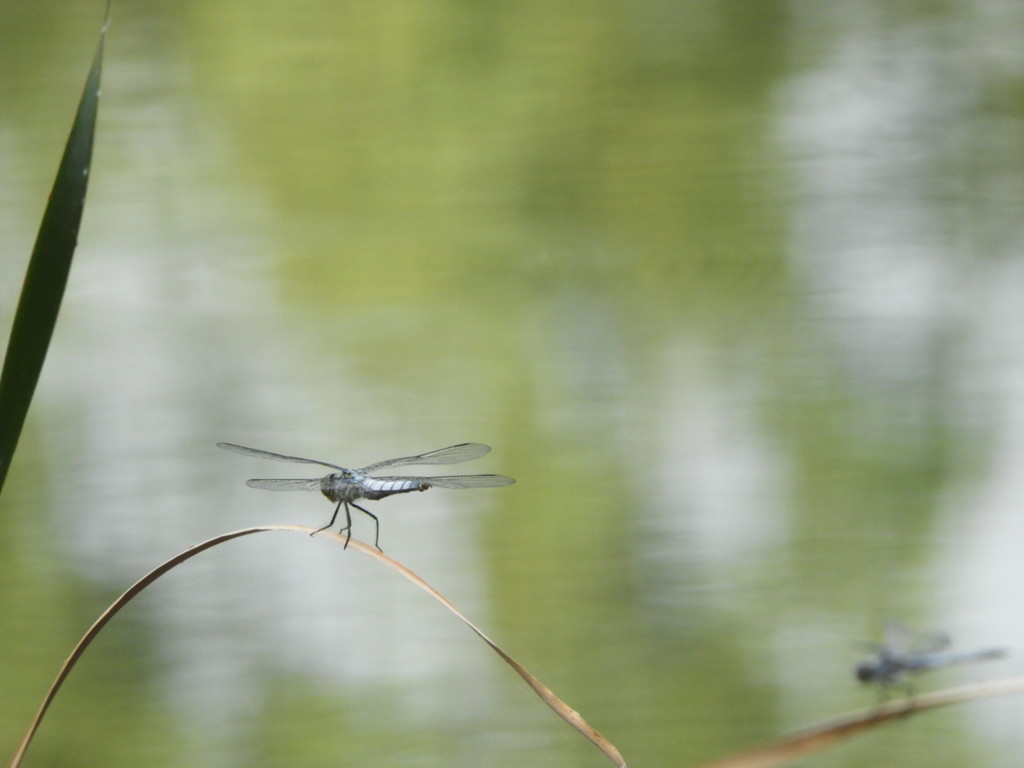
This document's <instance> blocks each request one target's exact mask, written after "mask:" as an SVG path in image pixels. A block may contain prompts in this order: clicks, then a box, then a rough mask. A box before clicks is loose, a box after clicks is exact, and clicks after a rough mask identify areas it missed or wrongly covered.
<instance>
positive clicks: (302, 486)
mask: <svg viewBox="0 0 1024 768" xmlns="http://www.w3.org/2000/svg"><path fill="white" fill-rule="evenodd" d="M245 484H246V485H248V486H249V487H250V488H262V489H263V490H264V491H319V490H320V480H319V479H317V480H310V479H309V478H308V477H307V478H305V479H303V480H282V479H274V480H246V481H245Z"/></svg>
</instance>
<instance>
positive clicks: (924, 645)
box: [885, 621, 950, 655]
mask: <svg viewBox="0 0 1024 768" xmlns="http://www.w3.org/2000/svg"><path fill="white" fill-rule="evenodd" d="M949 643H950V639H949V635H946V634H943V633H941V632H919V631H917V630H916V629H911V628H910V627H908V626H907V625H906V624H902V623H900V622H897V621H890V622H889V623H888V624H886V625H885V647H886V649H887V650H889V651H892V652H894V653H901V654H910V655H920V654H925V653H939V652H940V651H944V650H946V648H948V647H949Z"/></svg>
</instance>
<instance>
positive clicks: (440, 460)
mask: <svg viewBox="0 0 1024 768" xmlns="http://www.w3.org/2000/svg"><path fill="white" fill-rule="evenodd" d="M490 450H491V447H490V446H489V445H483V444H481V443H459V444H458V445H449V446H448V447H447V448H438V449H437V450H436V451H428V452H427V453H421V454H420V455H418V456H402V457H401V458H399V459H385V460H384V461H378V462H377V463H376V464H371V465H370V466H368V467H363V469H362V471H363V472H375V471H377V470H378V469H387V468H388V467H408V466H419V465H423V464H461V463H462V462H464V461H470V460H472V459H479V458H480V457H481V456H483V455H484V454H485V453H489V452H490Z"/></svg>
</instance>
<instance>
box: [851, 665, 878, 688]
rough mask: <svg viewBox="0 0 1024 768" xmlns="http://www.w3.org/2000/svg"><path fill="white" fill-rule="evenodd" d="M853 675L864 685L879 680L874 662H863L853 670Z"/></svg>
mask: <svg viewBox="0 0 1024 768" xmlns="http://www.w3.org/2000/svg"><path fill="white" fill-rule="evenodd" d="M853 674H854V675H855V676H856V677H857V679H858V680H860V681H861V682H862V683H873V682H875V681H876V680H877V679H878V667H877V665H876V664H875V663H874V662H873V661H862V662H861V663H860V664H858V665H857V666H856V667H854V668H853Z"/></svg>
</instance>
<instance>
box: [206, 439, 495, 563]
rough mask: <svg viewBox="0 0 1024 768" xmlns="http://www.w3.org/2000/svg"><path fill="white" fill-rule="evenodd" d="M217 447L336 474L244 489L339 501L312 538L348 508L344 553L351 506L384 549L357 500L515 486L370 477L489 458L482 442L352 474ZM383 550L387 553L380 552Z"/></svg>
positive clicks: (488, 478) (457, 478) (480, 480)
mask: <svg viewBox="0 0 1024 768" xmlns="http://www.w3.org/2000/svg"><path fill="white" fill-rule="evenodd" d="M217 447H218V448H223V449H224V450H225V451H233V452H234V453H240V454H242V455H243V456H255V457H256V458H259V459H271V460H273V461H287V462H291V463H294V464H317V465H319V466H321V467H330V468H331V469H335V470H337V472H332V473H331V474H329V475H326V476H324V477H320V478H302V479H284V478H279V479H278V478H275V479H271V480H247V481H246V483H245V484H246V485H248V486H249V487H250V488H262V489H263V490H266V491H320V493H322V494H323V495H324V496H326V497H327V498H328V499H330V500H331V501H333V502H336V504H335V507H334V514H333V515H331V519H330V522H328V523H327V525H325V526H323V527H322V528H318V529H317V530H315V531H314V532H313V533H312V534H310V535H311V536H312V535H314V534H317V533H320V531H325V530H327V529H328V528H330V527H331V526H333V525H334V521H335V520H337V519H338V512H339V511H340V510H341V509H342V508H343V507H344V509H345V527H344V528H342V529H341V531H340V532H341V533H347V534H348V535H347V536H346V538H345V548H348V542H349V539H350V538H351V537H352V513H351V511H350V510H349V507H355V508H356V509H358V510H359V511H360V512H363V513H365V514H367V515H369V516H370V517H372V518H373V522H374V525H375V526H376V534H375V536H374V541H373V545H374V546H375V547H377V549H380V520H379V519H378V518H377V516H376V515H375V514H373V512H371V511H370V510H368V509H366V508H365V507H361V506H359V505H358V504H356V500H357V499H369V500H371V501H377V500H379V499H385V498H387V497H388V496H394V495H395V494H398V493H410V492H412V491H426V490H427V489H429V488H497V487H500V486H503V485H511V484H512V483H514V482H515V480H513V479H512V478H511V477H505V476H504V475H447V476H441V477H419V476H416V475H401V476H394V477H372V476H371V473H372V472H379V471H380V470H382V469H390V468H392V467H407V466H419V465H428V464H461V463H462V462H464V461H471V460H473V459H478V458H480V457H481V456H483V455H484V454H485V453H489V452H490V450H491V449H490V446H487V445H482V444H481V443H459V444H457V445H449V446H448V447H447V448H439V449H437V450H436V451H428V452H427V453H421V454H419V455H417V456H402V457H400V458H397V459H385V460H384V461H378V462H376V463H374V464H370V465H368V466H365V467H363V468H362V469H349V468H347V467H341V466H338V465H337V464H330V463H328V462H326V461H317V460H316V459H303V458H300V457H298V456H284V455H282V454H280V453H271V452H270V451H261V450H259V449H258V448H246V447H245V446H244V445H235V444H234V443H217ZM381 551H383V550H381Z"/></svg>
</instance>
